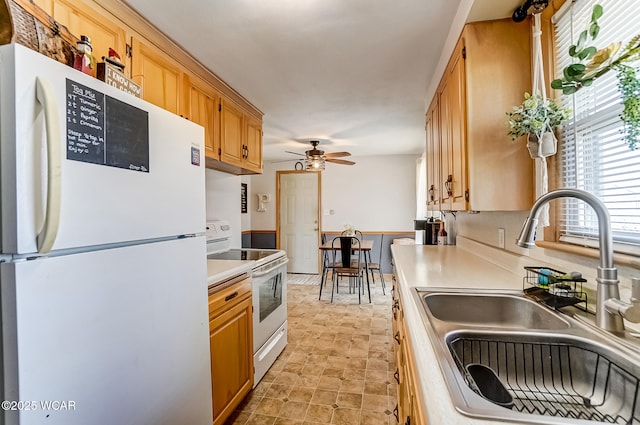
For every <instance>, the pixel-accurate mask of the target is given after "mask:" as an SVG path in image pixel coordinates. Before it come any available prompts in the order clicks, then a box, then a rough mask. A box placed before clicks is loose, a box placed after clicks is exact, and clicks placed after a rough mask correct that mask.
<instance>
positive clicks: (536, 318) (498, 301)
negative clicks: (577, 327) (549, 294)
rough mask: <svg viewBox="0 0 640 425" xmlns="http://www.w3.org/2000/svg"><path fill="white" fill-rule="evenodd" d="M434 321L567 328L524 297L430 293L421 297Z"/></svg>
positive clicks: (514, 326) (556, 318) (550, 313)
mask: <svg viewBox="0 0 640 425" xmlns="http://www.w3.org/2000/svg"><path fill="white" fill-rule="evenodd" d="M423 300H424V303H425V305H426V308H427V309H428V310H429V313H430V314H431V315H432V316H433V317H434V318H436V319H438V320H442V321H444V322H456V323H459V324H469V325H485V326H503V327H509V328H520V329H566V328H568V327H569V323H568V322H567V321H566V320H564V319H563V318H562V317H560V316H558V315H557V314H555V313H553V312H552V311H551V310H549V309H548V308H545V307H543V306H541V305H540V304H537V303H535V302H533V301H531V300H529V299H527V298H523V297H521V296H514V295H503V294H461V293H450V292H449V293H432V294H428V295H425V296H424V297H423Z"/></svg>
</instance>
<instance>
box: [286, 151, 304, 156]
mask: <svg viewBox="0 0 640 425" xmlns="http://www.w3.org/2000/svg"><path fill="white" fill-rule="evenodd" d="M285 152H286V153H291V154H294V155H300V156H307V155H305V154H303V153H298V152H291V151H285Z"/></svg>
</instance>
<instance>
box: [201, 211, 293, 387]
mask: <svg viewBox="0 0 640 425" xmlns="http://www.w3.org/2000/svg"><path fill="white" fill-rule="evenodd" d="M231 233H232V229H231V226H230V224H229V222H228V221H224V220H217V221H209V222H207V259H208V260H236V261H238V260H240V261H254V264H253V267H252V270H251V281H252V284H251V286H252V300H253V352H254V356H253V364H254V369H255V372H254V378H253V386H254V387H255V386H256V385H258V383H259V382H260V380H261V379H262V377H263V376H264V375H265V373H267V371H268V370H269V368H270V367H271V365H272V364H273V362H275V360H276V358H277V357H278V356H279V355H280V353H281V352H282V350H284V347H285V346H286V345H287V262H288V261H289V260H288V258H287V256H286V253H285V252H284V251H283V250H280V249H250V248H242V249H231V248H230V239H231Z"/></svg>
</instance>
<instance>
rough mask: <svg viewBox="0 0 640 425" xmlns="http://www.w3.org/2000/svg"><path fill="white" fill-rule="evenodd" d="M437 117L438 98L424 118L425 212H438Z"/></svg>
mask: <svg viewBox="0 0 640 425" xmlns="http://www.w3.org/2000/svg"><path fill="white" fill-rule="evenodd" d="M438 120H439V115H438V98H437V97H435V98H434V99H433V102H432V103H431V106H430V107H429V110H428V112H427V118H426V126H425V130H426V133H427V134H426V139H427V147H426V151H427V164H426V165H427V166H426V169H427V180H426V181H427V210H428V211H439V210H440V190H441V182H440V130H439V121H438Z"/></svg>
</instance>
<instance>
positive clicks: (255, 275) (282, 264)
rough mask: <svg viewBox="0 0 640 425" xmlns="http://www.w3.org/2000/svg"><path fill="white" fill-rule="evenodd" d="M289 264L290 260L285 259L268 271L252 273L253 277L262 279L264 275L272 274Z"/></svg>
mask: <svg viewBox="0 0 640 425" xmlns="http://www.w3.org/2000/svg"><path fill="white" fill-rule="evenodd" d="M288 262H289V259H288V258H285V259H284V260H281V261H278V264H276V265H275V266H273V267H270V268H268V269H267V270H260V271H259V272H253V273H251V277H262V276H264V275H267V274H269V273H271V272H272V271H274V270H276V269H277V268H279V267H280V266H284V265H285V264H287V263H288Z"/></svg>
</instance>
